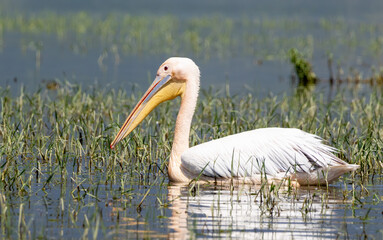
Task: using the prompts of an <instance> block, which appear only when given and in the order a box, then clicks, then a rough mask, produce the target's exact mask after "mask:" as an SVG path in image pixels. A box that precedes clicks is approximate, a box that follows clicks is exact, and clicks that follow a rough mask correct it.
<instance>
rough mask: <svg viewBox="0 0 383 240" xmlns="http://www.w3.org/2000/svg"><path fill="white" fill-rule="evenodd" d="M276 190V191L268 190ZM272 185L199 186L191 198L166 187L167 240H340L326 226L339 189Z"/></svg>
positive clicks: (185, 191) (180, 188) (175, 187)
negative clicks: (168, 229) (167, 207)
mask: <svg viewBox="0 0 383 240" xmlns="http://www.w3.org/2000/svg"><path fill="white" fill-rule="evenodd" d="M273 187H274V189H272V188H273ZM277 188H278V187H277V186H275V185H263V186H259V185H258V186H254V185H253V186H252V185H238V186H235V187H233V186H230V187H228V186H227V185H226V186H222V187H221V186H220V187H217V186H201V189H200V190H197V192H196V194H195V196H192V195H191V194H190V191H189V188H188V187H187V186H185V185H184V186H182V185H170V186H169V187H168V200H169V203H170V207H169V208H170V209H171V217H170V218H169V228H170V233H169V238H170V239H189V238H195V237H209V238H218V237H219V238H224V239H226V238H240V239H282V238H288V239H291V238H293V239H323V238H334V237H340V234H341V233H339V231H340V230H339V229H338V228H337V227H336V226H334V224H333V223H331V222H330V219H332V218H334V217H336V214H337V213H336V211H335V208H336V205H337V204H339V203H343V204H344V203H345V202H344V200H343V198H342V193H341V191H342V190H341V189H338V188H331V187H329V188H322V189H316V188H315V187H301V188H298V189H297V188H293V189H291V188H290V189H289V188H288V187H282V188H281V189H277Z"/></svg>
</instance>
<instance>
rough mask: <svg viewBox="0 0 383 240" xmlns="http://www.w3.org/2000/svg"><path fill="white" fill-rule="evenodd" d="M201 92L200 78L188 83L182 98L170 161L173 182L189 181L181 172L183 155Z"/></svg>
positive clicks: (169, 170) (170, 174) (187, 144)
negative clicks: (199, 92)
mask: <svg viewBox="0 0 383 240" xmlns="http://www.w3.org/2000/svg"><path fill="white" fill-rule="evenodd" d="M198 91H199V76H196V77H195V78H194V79H188V80H187V81H186V87H185V92H184V94H183V95H182V96H181V106H180V110H179V112H178V116H177V121H176V126H175V130H174V140H173V146H172V152H171V155H170V160H169V167H168V172H169V178H170V180H171V181H173V182H182V181H186V180H188V179H189V177H187V176H185V175H184V173H183V172H182V171H181V155H182V153H183V152H184V151H186V150H187V149H188V148H189V135H190V127H191V122H192V119H193V115H194V111H195V108H196V105H197V98H198Z"/></svg>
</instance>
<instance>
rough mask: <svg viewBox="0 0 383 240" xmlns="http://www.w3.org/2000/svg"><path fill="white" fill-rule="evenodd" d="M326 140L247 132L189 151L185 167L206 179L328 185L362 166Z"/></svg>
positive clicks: (292, 132)
mask: <svg viewBox="0 0 383 240" xmlns="http://www.w3.org/2000/svg"><path fill="white" fill-rule="evenodd" d="M334 152H336V149H335V148H332V147H330V146H327V145H325V144H323V143H322V139H321V138H320V137H318V136H316V135H312V134H309V133H306V132H304V131H301V130H299V129H294V128H262V129H256V130H252V131H247V132H243V133H239V134H235V135H231V136H227V137H224V138H220V139H217V140H213V141H210V142H207V143H204V144H201V145H197V146H194V147H192V148H189V149H188V150H186V151H185V152H184V153H183V154H182V156H181V161H182V166H183V168H184V169H187V170H188V171H189V172H190V173H192V174H193V175H196V176H198V175H199V174H200V173H201V172H202V171H203V172H202V175H201V176H203V177H205V178H215V179H220V178H223V179H229V178H233V177H234V178H239V179H242V178H246V179H251V180H252V181H253V182H254V181H255V182H260V181H262V179H261V178H265V177H266V178H268V179H283V178H289V177H290V178H292V179H293V180H296V181H298V182H299V184H302V185H312V184H318V183H320V184H324V183H326V182H331V181H333V180H335V179H336V178H338V177H339V176H340V175H342V174H344V173H345V172H349V171H352V170H355V169H357V168H358V167H359V166H358V165H351V164H347V163H346V162H344V161H342V160H341V159H339V158H338V157H336V156H335V155H334V154H333V153H334Z"/></svg>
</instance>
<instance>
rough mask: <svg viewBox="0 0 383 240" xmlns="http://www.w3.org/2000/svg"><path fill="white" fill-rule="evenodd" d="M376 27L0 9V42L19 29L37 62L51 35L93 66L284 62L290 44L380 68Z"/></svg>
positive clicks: (23, 43) (306, 51)
mask: <svg viewBox="0 0 383 240" xmlns="http://www.w3.org/2000/svg"><path fill="white" fill-rule="evenodd" d="M382 32H383V25H382V24H381V23H371V22H368V23H367V22H360V23H352V22H347V21H346V20H345V19H342V18H326V19H323V18H322V19H319V20H315V21H307V22H302V21H299V20H297V19H294V18H293V17H292V18H287V17H283V18H276V19H275V18H274V19H273V18H271V19H270V18H267V17H250V16H243V17H240V18H230V17H226V16H221V15H213V16H198V17H189V18H178V17H176V16H172V15H160V16H157V15H156V16H151V15H134V14H122V13H117V12H111V13H110V14H108V15H103V16H100V15H96V14H90V13H87V12H82V11H79V12H66V13H65V14H58V13H56V12H50V11H40V12H37V13H33V14H31V13H28V14H26V13H23V12H17V11H16V12H7V11H6V10H0V47H1V46H6V44H7V42H8V41H14V40H12V39H9V38H8V35H12V34H14V33H20V34H21V36H20V38H21V41H20V42H21V46H20V48H21V49H24V50H25V51H27V50H29V51H33V52H34V53H35V55H36V67H37V68H38V67H39V64H40V58H41V56H42V55H43V53H44V51H45V49H44V45H45V42H46V40H47V39H48V38H49V37H51V36H53V37H55V38H56V39H57V40H58V41H59V42H61V43H63V44H64V45H65V46H67V48H68V50H70V51H72V52H74V53H76V54H84V53H87V52H88V51H89V49H94V48H96V49H98V51H99V52H100V56H99V59H98V61H99V65H100V66H103V60H104V59H105V58H106V57H108V56H110V57H111V58H112V59H113V61H114V63H115V64H117V65H118V64H119V62H120V55H122V54H123V55H138V56H139V55H142V54H144V53H145V54H152V55H191V54H193V55H195V56H200V57H203V58H211V57H218V58H224V57H235V56H238V55H240V56H255V57H256V59H258V60H262V61H264V60H288V59H289V58H290V54H289V51H288V49H291V48H296V49H300V51H302V53H303V54H304V55H305V56H307V57H309V58H311V57H313V55H315V54H317V53H320V54H321V53H322V52H331V53H333V54H334V55H333V58H334V62H343V63H344V61H345V59H346V60H349V59H352V58H356V57H359V56H360V53H361V54H363V56H365V58H371V59H374V60H377V61H376V64H377V68H380V65H379V60H380V59H379V56H381V55H382V54H381V53H382V51H383V48H382V46H383V44H382V42H383V41H382V37H381V36H382ZM48 36H49V37H48ZM324 36H325V37H324ZM47 37H48V38H47ZM0 49H1V48H0ZM374 62H375V61H374ZM342 65H344V64H342Z"/></svg>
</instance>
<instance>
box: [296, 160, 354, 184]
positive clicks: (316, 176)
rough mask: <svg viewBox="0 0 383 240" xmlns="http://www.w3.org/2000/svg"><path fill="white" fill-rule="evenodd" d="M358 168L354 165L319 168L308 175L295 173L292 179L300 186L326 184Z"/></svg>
mask: <svg viewBox="0 0 383 240" xmlns="http://www.w3.org/2000/svg"><path fill="white" fill-rule="evenodd" d="M359 167H360V166H359V165H356V164H344V165H336V166H329V167H325V168H319V169H317V170H314V171H312V172H310V173H295V174H294V176H293V177H292V179H293V180H296V181H297V182H298V183H299V184H300V185H318V184H321V185H322V184H328V183H331V182H333V181H334V180H336V179H338V178H339V177H340V176H342V175H343V174H345V173H348V172H353V171H355V170H357V169H358V168H359Z"/></svg>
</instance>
